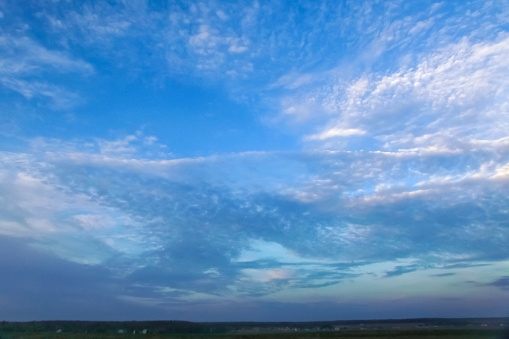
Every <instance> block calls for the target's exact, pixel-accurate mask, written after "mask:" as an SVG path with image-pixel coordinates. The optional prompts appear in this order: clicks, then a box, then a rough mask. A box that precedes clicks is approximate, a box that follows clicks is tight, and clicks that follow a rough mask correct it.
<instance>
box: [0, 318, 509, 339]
mask: <svg viewBox="0 0 509 339" xmlns="http://www.w3.org/2000/svg"><path fill="white" fill-rule="evenodd" d="M59 338H62V339H64V338H72V339H91V338H99V339H101V338H102V339H134V338H140V339H156V338H157V339H164V338H167V339H172V338H175V339H176V338H179V339H203V338H213V339H265V338H267V339H308V338H309V339H318V338H323V339H327V338H330V339H333V338H352V339H355V338H371V339H388V338H398V339H428V338H429V339H431V338H444V339H459V338H466V339H509V318H490V319H403V320H369V321H329V322H298V323H293V322H285V323H282V322H279V323H268V322H263V323H254V322H245V323H240V322H237V323H235V322H231V323H193V322H186V321H129V322H101V321H36V322H5V321H4V322H1V323H0V339H59Z"/></svg>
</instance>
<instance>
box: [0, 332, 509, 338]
mask: <svg viewBox="0 0 509 339" xmlns="http://www.w3.org/2000/svg"><path fill="white" fill-rule="evenodd" d="M59 338H61V339H64V338H71V339H92V338H97V339H123V338H129V339H133V338H140V339H141V338H143V339H172V338H175V339H177V338H179V339H203V338H212V339H319V338H324V339H333V338H352V339H355V338H370V339H389V338H398V339H431V338H444V339H460V338H465V339H508V338H509V335H508V333H502V332H500V331H494V330H436V331H434V330H422V331H421V330H415V331H352V332H296V333H266V334H210V335H207V334H150V333H149V334H99V333H92V334H86V333H47V332H46V333H37V332H11V333H0V339H59Z"/></svg>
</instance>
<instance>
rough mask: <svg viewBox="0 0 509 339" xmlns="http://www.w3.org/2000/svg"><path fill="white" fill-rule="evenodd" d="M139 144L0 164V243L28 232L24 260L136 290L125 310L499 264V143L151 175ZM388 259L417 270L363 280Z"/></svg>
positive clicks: (316, 155)
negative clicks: (94, 272) (140, 303)
mask: <svg viewBox="0 0 509 339" xmlns="http://www.w3.org/2000/svg"><path fill="white" fill-rule="evenodd" d="M146 138H150V137H146V136H144V135H143V134H140V135H138V134H132V135H129V136H126V137H124V138H119V139H118V140H112V141H108V140H103V139H96V140H91V141H90V140H89V141H87V142H80V141H78V140H76V141H75V142H69V143H64V142H60V143H58V142H56V141H55V140H53V141H51V142H49V140H43V139H39V140H37V141H36V142H33V143H32V145H33V147H34V154H29V153H27V154H14V153H5V152H4V153H3V155H2V156H3V158H4V160H5V161H3V162H2V163H3V164H4V165H3V168H2V175H3V177H4V178H5V180H2V182H3V183H4V184H3V185H2V186H3V187H2V190H1V191H2V192H3V193H4V197H3V199H4V201H9V203H8V204H3V205H2V206H3V212H2V213H1V215H3V218H2V220H1V221H0V225H1V228H0V230H1V231H2V234H4V235H7V236H16V237H19V238H23V239H24V238H28V237H30V236H31V235H32V234H34V232H37V234H38V235H37V237H34V238H31V240H30V242H31V243H32V245H31V246H33V247H34V248H38V249H41V250H44V251H47V252H49V253H53V254H54V255H57V256H59V257H61V258H66V260H69V261H72V262H75V263H80V264H86V265H91V266H98V267H103V268H105V269H107V270H108V271H109V272H111V274H112V275H113V276H115V277H117V278H118V279H121V280H122V281H124V282H125V283H126V284H127V285H129V286H138V285H143V286H145V289H144V290H143V291H141V290H137V289H134V290H133V291H132V292H123V295H124V296H128V297H133V298H138V297H143V295H146V296H148V295H150V296H151V297H150V298H152V297H156V296H158V298H159V297H160V298H163V299H162V300H168V302H170V301H171V302H174V301H175V302H177V301H178V300H183V299H182V298H189V295H194V294H196V295H203V296H207V295H208V296H210V297H217V296H224V297H226V296H229V297H232V298H233V297H235V298H240V297H248V296H259V297H261V296H267V295H273V294H277V293H281V292H282V291H284V290H287V289H299V288H303V289H306V288H328V287H330V288H332V287H333V286H336V285H341V284H344V283H345V282H346V281H348V280H349V279H353V278H355V277H357V276H359V275H360V276H362V275H366V274H375V273H376V274H385V275H386V276H387V277H391V278H395V277H398V276H405V275H406V273H410V272H418V271H419V270H422V269H425V268H426V267H430V266H437V265H442V266H444V265H445V266H444V267H446V266H447V265H453V264H457V263H458V262H460V263H462V264H465V265H470V266H471V265H474V267H475V265H476V264H478V263H479V262H480V261H481V262H482V261H499V260H507V258H508V257H509V252H508V251H507V250H506V247H507V246H505V243H506V242H507V241H508V237H509V233H508V231H507V215H506V214H507V213H506V212H505V211H507V205H508V204H509V201H508V200H507V198H506V197H505V194H504V192H505V187H506V183H505V182H506V180H505V179H504V178H505V177H504V176H502V177H497V174H500V173H504V172H503V168H504V167H503V166H496V165H495V163H494V164H493V165H491V166H486V163H490V161H491V160H490V159H498V160H497V161H500V159H505V158H506V157H507V156H508V155H507V153H505V146H503V145H505V144H504V142H503V140H502V141H499V142H489V143H483V142H473V143H470V144H468V145H469V146H468V147H475V151H471V150H470V149H468V150H469V151H468V152H465V151H461V152H457V153H447V157H445V158H444V153H434V152H430V153H423V152H417V151H401V152H365V151H364V152H360V151H358V152H321V151H314V152H296V153H278V152H276V153H268V152H253V153H244V154H230V155H224V156H211V157H205V158H196V159H160V160H157V159H147V158H144V157H143V155H144V154H145V153H144V152H145V147H147V146H150V147H152V146H154V145H155V147H156V148H158V147H159V146H158V144H157V143H156V142H155V141H154V140H153V139H150V140H152V141H151V142H149V143H148V145H146V143H145V141H146ZM126 147H127V148H126ZM500 157H501V158H500ZM502 163H504V162H502ZM276 164H277V166H275V165H276ZM483 166H484V167H483ZM238 173H242V175H241V176H239V175H238ZM479 173H482V174H481V175H479ZM494 176H495V177H494ZM8 178H10V179H8ZM262 178H263V179H262ZM491 182H493V183H491ZM34 197H37V198H36V199H34ZM83 248H87V250H86V251H85V250H83ZM395 258H414V259H415V260H416V262H415V263H405V264H404V265H402V264H399V265H393V266H391V268H376V269H375V268H371V269H370V268H369V267H370V266H369V265H371V264H373V263H379V264H382V263H385V262H390V261H392V260H394V259H395ZM408 265H410V266H408ZM363 267H364V271H363V270H362V268H363ZM264 284H265V285H264ZM174 290H177V291H180V292H179V293H177V295H176V294H175V293H173V292H172V291H174ZM149 291H151V292H150V293H149ZM170 292H171V293H170ZM204 298H205V297H204ZM126 300H127V299H126Z"/></svg>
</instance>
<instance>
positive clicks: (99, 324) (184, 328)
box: [0, 320, 210, 333]
mask: <svg viewBox="0 0 509 339" xmlns="http://www.w3.org/2000/svg"><path fill="white" fill-rule="evenodd" d="M143 330H146V331H150V333H204V332H210V329H209V328H208V327H207V326H205V325H202V324H200V323H193V322H189V321H64V320H55V321H29V322H7V321H2V322H0V332H6V333H8V332H57V331H61V332H64V333H118V331H123V332H124V333H133V332H137V333H140V332H142V331H143Z"/></svg>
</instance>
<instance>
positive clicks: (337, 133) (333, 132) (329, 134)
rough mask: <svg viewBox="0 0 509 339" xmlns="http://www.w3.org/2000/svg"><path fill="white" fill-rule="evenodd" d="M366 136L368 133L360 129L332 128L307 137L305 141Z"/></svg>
mask: <svg viewBox="0 0 509 339" xmlns="http://www.w3.org/2000/svg"><path fill="white" fill-rule="evenodd" d="M364 134H366V131H363V130H361V129H358V128H347V129H343V128H331V129H328V130H326V131H324V132H322V133H320V134H313V135H310V136H308V137H306V138H305V139H307V140H325V139H329V138H333V137H348V136H351V135H364Z"/></svg>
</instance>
